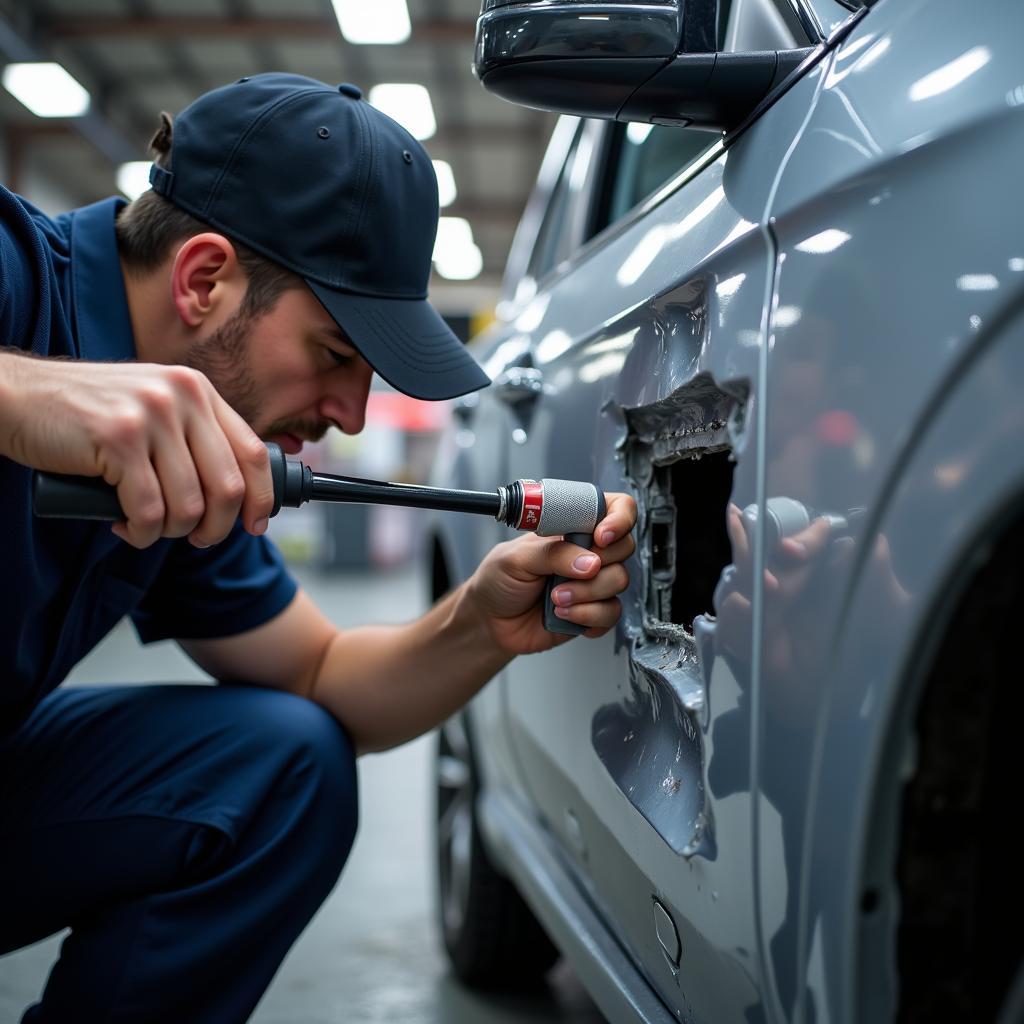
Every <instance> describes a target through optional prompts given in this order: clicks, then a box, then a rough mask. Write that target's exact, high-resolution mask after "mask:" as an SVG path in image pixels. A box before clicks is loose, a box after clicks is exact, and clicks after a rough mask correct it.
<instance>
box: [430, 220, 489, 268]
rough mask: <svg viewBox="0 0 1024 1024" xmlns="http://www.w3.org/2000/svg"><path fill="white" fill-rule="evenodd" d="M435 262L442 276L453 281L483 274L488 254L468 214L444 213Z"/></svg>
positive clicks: (435, 243) (439, 225)
mask: <svg viewBox="0 0 1024 1024" xmlns="http://www.w3.org/2000/svg"><path fill="white" fill-rule="evenodd" d="M434 265H435V266H436V267H437V272H438V273H439V274H440V275H441V276H442V277H447V278H448V279H449V280H451V281H469V280H472V279H473V278H474V277H478V276H479V275H480V271H481V270H483V266H484V258H483V255H482V254H481V252H480V249H479V248H478V247H477V246H476V244H475V243H474V241H473V229H472V228H471V227H470V226H469V221H468V220H466V219H465V218H464V217H442V218H441V219H440V220H439V221H438V224H437V238H436V240H435V241H434Z"/></svg>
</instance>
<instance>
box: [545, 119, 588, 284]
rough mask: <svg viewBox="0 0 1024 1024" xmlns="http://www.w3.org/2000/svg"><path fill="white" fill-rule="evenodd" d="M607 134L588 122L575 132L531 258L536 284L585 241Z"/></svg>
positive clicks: (584, 121)
mask: <svg viewBox="0 0 1024 1024" xmlns="http://www.w3.org/2000/svg"><path fill="white" fill-rule="evenodd" d="M604 131H605V126H604V124H602V123H601V122H599V121H594V120H586V119H585V120H582V121H580V124H579V127H578V128H577V129H576V134H575V136H574V138H573V141H572V145H571V146H570V148H569V152H568V154H567V156H566V158H565V162H564V163H563V165H562V170H561V172H560V173H559V176H558V181H557V182H556V184H555V187H554V190H553V191H552V193H551V199H550V201H549V202H548V207H547V210H546V211H545V214H544V219H543V221H542V222H541V226H540V231H539V232H538V234H537V241H536V243H535V245H534V247H533V254H532V255H531V257H530V266H529V274H530V276H531V277H532V278H533V279H534V280H536V281H539V280H540V279H541V278H543V277H544V276H545V275H546V274H547V273H548V272H549V271H552V270H554V269H555V267H557V266H558V265H559V264H560V263H562V262H563V261H564V260H566V259H568V258H569V257H570V256H571V255H572V254H573V253H574V252H575V251H576V250H577V249H578V248H579V247H580V245H582V244H583V242H584V241H585V240H586V237H587V235H588V233H589V232H588V223H589V220H590V208H591V193H592V190H593V183H594V179H595V176H596V170H597V167H598V160H597V154H598V152H599V149H600V140H601V137H602V135H603V133H604Z"/></svg>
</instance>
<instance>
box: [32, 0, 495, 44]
mask: <svg viewBox="0 0 1024 1024" xmlns="http://www.w3.org/2000/svg"><path fill="white" fill-rule="evenodd" d="M367 2H368V3H369V2H372V0H367ZM40 27H41V28H42V29H43V30H44V31H45V32H46V34H47V36H48V37H49V38H50V39H51V40H53V41H62V40H69V39H93V38H104V39H129V38H142V37H146V36H150V37H153V38H154V39H158V40H159V39H168V38H184V37H188V38H193V39H227V38H230V39H245V40H254V39H255V40H261V39H262V40H282V39H287V38H292V39H323V38H324V36H325V34H331V33H336V34H338V35H339V38H340V30H339V29H338V23H337V22H336V21H335V20H334V19H333V18H322V17H317V16H314V17H263V16H260V17H258V18H255V17H254V18H244V17H232V16H227V17H224V16H222V15H185V14H182V15H154V16H153V17H127V18H126V17H123V16H121V15H116V14H115V15H106V14H94V15H89V16H80V17H55V18H47V19H45V20H44V21H41V24H40ZM475 31H476V26H475V24H474V22H472V21H456V20H453V19H445V20H439V19H433V20H429V21H418V22H414V24H413V29H412V42H414V43H431V44H437V43H471V42H473V38H474V33H475Z"/></svg>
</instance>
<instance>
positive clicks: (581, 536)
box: [537, 480, 607, 636]
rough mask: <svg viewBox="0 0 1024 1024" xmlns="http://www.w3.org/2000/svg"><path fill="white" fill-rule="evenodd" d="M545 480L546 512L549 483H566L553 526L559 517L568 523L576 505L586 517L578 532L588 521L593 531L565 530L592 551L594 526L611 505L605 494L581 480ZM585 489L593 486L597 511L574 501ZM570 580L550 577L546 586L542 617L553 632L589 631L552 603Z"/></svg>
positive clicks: (568, 536) (569, 537) (576, 633)
mask: <svg viewBox="0 0 1024 1024" xmlns="http://www.w3.org/2000/svg"><path fill="white" fill-rule="evenodd" d="M542 483H543V484H544V511H545V512H546V511H547V509H548V497H549V495H548V489H547V488H548V485H549V484H564V485H566V488H565V489H564V491H563V492H562V493H563V498H562V500H560V501H559V502H558V503H557V504H556V508H557V509H558V512H556V518H553V519H552V520H551V521H550V523H549V525H551V524H553V523H554V522H555V521H556V519H557V521H560V522H562V523H564V522H566V521H567V517H568V515H570V514H571V513H570V512H569V511H568V510H569V509H570V508H574V509H575V513H576V514H577V515H580V516H582V517H583V519H582V521H581V520H580V519H577V520H576V522H575V529H576V531H578V530H579V528H580V526H581V525H583V524H584V523H586V524H588V526H587V529H589V531H590V532H589V533H579V532H575V531H574V532H570V533H565V539H566V540H567V541H568V542H569V543H570V544H578V545H579V546H580V547H581V548H586V549H587V550H588V551H590V550H591V548H592V547H593V544H594V529H595V528H596V527H597V524H598V523H599V522H601V520H602V519H604V517H605V513H606V512H607V508H606V506H605V500H604V494H602V493H601V491H599V490H598V489H597V488H596V487H595V486H594V485H593V484H581V483H578V482H576V481H572V480H544V481H542ZM584 488H589V489H590V490H591V491H593V494H594V500H593V510H592V511H591V509H590V507H589V506H583V507H581V506H576V505H573V504H572V502H573V501H576V500H578V498H579V495H580V494H582V493H583V489H584ZM570 489H572V490H573V491H574V495H572V496H570V494H569V490H570ZM556 490H557V488H556ZM558 517H562V518H560V519H558ZM543 522H544V520H543V516H542V518H541V523H542V525H543ZM537 532H538V533H541V530H540V529H538V530H537ZM562 532H563V531H561V530H556V529H552V530H551V532H550V533H542V534H541V535H542V536H545V537H550V536H557V535H558V534H559V533H562ZM568 582H572V581H571V580H569V579H567V578H566V577H565V576H550V577H549V578H548V582H547V586H546V587H545V588H544V600H543V603H542V604H541V616H542V618H543V620H544V628H545V629H546V630H547V631H548V632H549V633H560V634H562V635H564V636H580V635H581V634H582V633H585V632H586V631H587V630H588V629H589V628H590V627H589V626H581V625H579V623H576V622H570V621H569V620H568V619H560V618H559V617H558V616H557V615H556V614H555V606H554V604H552V602H551V592H552V591H553V590H554V589H555V587H557V586H558V585H559V584H560V583H568Z"/></svg>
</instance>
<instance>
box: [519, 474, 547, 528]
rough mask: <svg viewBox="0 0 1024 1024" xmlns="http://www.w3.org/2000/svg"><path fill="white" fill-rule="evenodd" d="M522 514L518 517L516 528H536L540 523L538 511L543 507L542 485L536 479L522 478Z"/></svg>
mask: <svg viewBox="0 0 1024 1024" xmlns="http://www.w3.org/2000/svg"><path fill="white" fill-rule="evenodd" d="M521 483H522V485H523V514H522V515H521V516H520V517H519V525H518V526H517V527H516V529H517V530H536V529H537V527H538V526H539V525H540V513H541V510H542V509H543V508H544V485H543V484H540V483H538V482H537V481H536V480H523V481H521Z"/></svg>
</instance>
